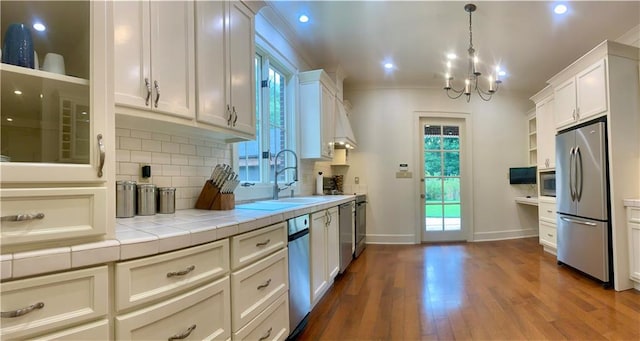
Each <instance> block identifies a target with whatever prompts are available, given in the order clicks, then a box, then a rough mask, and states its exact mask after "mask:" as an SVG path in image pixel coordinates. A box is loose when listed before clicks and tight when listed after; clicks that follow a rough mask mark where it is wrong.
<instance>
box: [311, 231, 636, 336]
mask: <svg viewBox="0 0 640 341" xmlns="http://www.w3.org/2000/svg"><path fill="white" fill-rule="evenodd" d="M299 339H300V340H419V339H440V340H496V339H500V340H516V339H517V340H522V339H530V340H531V339H532V340H540V339H554V340H560V339H569V340H585V339H608V340H640V292H638V291H635V290H628V291H624V292H615V291H613V290H605V289H603V288H602V287H601V286H600V284H599V283H597V282H595V281H594V280H592V279H589V278H586V277H584V276H582V275H581V274H579V273H577V272H575V271H573V270H571V269H569V268H567V267H562V266H558V265H557V264H556V259H555V257H554V256H553V255H550V254H548V253H545V252H543V251H542V247H541V246H540V245H538V240H537V238H525V239H516V240H506V241H492V242H482V243H452V244H422V245H368V246H367V248H366V249H365V251H364V252H363V253H362V255H361V256H360V257H359V258H358V259H356V260H354V262H352V264H351V265H350V266H349V268H347V270H346V271H345V273H344V274H343V275H340V276H338V278H337V279H336V281H335V283H334V284H333V286H332V287H331V288H330V289H329V291H328V292H327V294H326V295H325V297H324V298H323V299H322V300H321V301H320V302H319V303H318V304H317V306H316V307H315V309H314V311H313V312H311V314H310V316H309V323H308V325H307V328H306V329H305V330H304V331H303V333H302V334H301V335H300V337H299Z"/></svg>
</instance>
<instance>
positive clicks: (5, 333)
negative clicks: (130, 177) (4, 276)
mask: <svg viewBox="0 0 640 341" xmlns="http://www.w3.org/2000/svg"><path fill="white" fill-rule="evenodd" d="M0 291H1V295H2V302H1V303H0V305H1V307H2V308H1V309H2V312H3V313H6V312H11V311H16V310H18V309H24V308H27V307H30V306H34V307H35V305H37V304H38V303H42V304H44V306H42V307H41V308H39V309H37V308H36V309H34V310H32V311H31V312H29V313H27V314H24V315H22V316H19V317H13V318H12V317H2V329H0V339H3V340H7V339H13V338H24V337H28V336H29V335H34V334H38V333H42V332H46V331H48V330H52V329H53V328H59V327H64V326H66V325H70V324H73V323H78V322H83V321H87V320H90V319H95V318H99V317H100V316H104V315H106V314H107V307H108V300H109V292H108V278H107V267H106V266H101V267H97V268H91V269H84V270H77V271H69V272H64V273H60V274H55V275H48V276H40V277H34V278H29V279H22V280H17V281H12V282H6V283H2V284H0Z"/></svg>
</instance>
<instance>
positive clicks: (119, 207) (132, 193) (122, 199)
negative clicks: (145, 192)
mask: <svg viewBox="0 0 640 341" xmlns="http://www.w3.org/2000/svg"><path fill="white" fill-rule="evenodd" d="M135 215H136V182H135V181H127V180H125V181H116V218H131V217H133V216H135Z"/></svg>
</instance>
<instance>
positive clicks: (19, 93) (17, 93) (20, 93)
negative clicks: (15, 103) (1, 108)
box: [13, 90, 22, 95]
mask: <svg viewBox="0 0 640 341" xmlns="http://www.w3.org/2000/svg"><path fill="white" fill-rule="evenodd" d="M13 93H14V94H16V95H22V91H20V90H16V91H14V92H13Z"/></svg>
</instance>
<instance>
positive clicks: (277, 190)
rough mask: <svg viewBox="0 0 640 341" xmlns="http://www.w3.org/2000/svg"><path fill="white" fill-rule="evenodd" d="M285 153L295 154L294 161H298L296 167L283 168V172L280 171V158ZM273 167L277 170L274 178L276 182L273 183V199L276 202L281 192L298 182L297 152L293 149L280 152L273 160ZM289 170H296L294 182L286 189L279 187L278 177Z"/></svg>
mask: <svg viewBox="0 0 640 341" xmlns="http://www.w3.org/2000/svg"><path fill="white" fill-rule="evenodd" d="M284 152H289V153H291V154H293V159H294V160H295V161H296V162H295V165H294V166H293V167H286V164H285V167H284V168H282V169H281V170H278V157H280V154H282V153H284ZM273 165H274V166H273V167H274V169H275V173H276V174H275V178H274V182H273V199H274V200H278V193H280V191H282V190H284V189H287V188H289V187H291V185H293V184H294V183H295V182H296V181H298V155H296V152H294V151H293V150H291V149H283V150H281V151H279V152H278V153H277V154H276V156H275V157H274V158H273ZM287 169H295V173H293V181H292V182H290V183H288V184H286V185H285V186H284V187H278V175H280V174H281V173H282V172H284V171H286V170H287Z"/></svg>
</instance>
